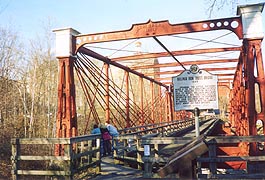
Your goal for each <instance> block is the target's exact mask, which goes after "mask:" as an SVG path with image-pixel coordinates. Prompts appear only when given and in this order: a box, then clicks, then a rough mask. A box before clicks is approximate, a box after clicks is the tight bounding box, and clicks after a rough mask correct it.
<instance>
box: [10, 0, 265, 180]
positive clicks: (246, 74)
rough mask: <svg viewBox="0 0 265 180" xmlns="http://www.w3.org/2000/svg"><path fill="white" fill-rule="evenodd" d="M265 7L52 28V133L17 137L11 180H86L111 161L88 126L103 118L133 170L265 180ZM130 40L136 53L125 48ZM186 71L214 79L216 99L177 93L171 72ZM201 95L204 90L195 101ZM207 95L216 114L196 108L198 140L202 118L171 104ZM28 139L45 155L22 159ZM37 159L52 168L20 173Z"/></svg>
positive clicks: (117, 152) (118, 154) (146, 174)
mask: <svg viewBox="0 0 265 180" xmlns="http://www.w3.org/2000/svg"><path fill="white" fill-rule="evenodd" d="M263 7H264V3H259V4H251V5H245V6H239V7H238V10H237V15H236V16H235V17H230V18H222V19H212V20H205V21H198V22H189V23H181V24H170V23H169V21H156V22H153V21H151V20H149V21H148V22H146V23H140V24H134V25H132V27H131V28H130V29H128V30H119V31H113V32H103V33H93V34H81V33H80V32H78V31H76V30H74V29H72V28H66V29H58V30H55V31H54V32H55V34H56V55H57V58H58V60H59V82H58V112H57V120H56V138H46V139H13V140H12V157H11V159H12V164H13V169H12V174H13V177H14V179H18V178H19V177H20V176H23V175H33V176H38V177H39V176H41V177H46V176H54V177H59V176H65V177H67V178H69V179H73V178H80V179H82V175H84V178H87V174H90V171H93V170H95V172H93V173H94V174H95V175H99V174H100V172H101V168H103V167H104V166H103V164H104V163H105V164H106V163H107V162H105V161H102V159H101V154H100V143H99V142H100V138H101V136H100V135H99V134H98V135H88V134H90V130H91V128H92V126H93V124H104V123H111V124H113V125H115V126H116V127H117V128H118V129H119V130H120V136H119V137H118V138H117V139H114V141H113V146H114V147H113V148H114V153H113V158H114V161H113V162H114V163H115V164H116V163H117V164H121V163H122V164H123V165H125V166H130V167H131V168H134V172H135V173H137V174H138V171H135V169H138V170H141V171H142V178H155V177H158V176H159V177H160V178H170V177H172V178H182V177H183V178H200V177H201V178H219V177H220V178H249V177H255V178H265V175H264V166H265V162H264V161H265V156H264V155H265V150H264V133H265V128H264V123H265V73H264V62H263V57H262V50H261V48H262V40H263V31H262V28H261V27H262V22H263V21H262V16H261V13H262V11H263ZM205 35H207V38H208V39H207V40H205V38H206V37H205ZM209 37H213V38H212V39H209ZM222 38H224V39H222ZM217 40H218V41H217ZM221 40H222V42H221ZM184 41H188V42H184ZM198 41H199V42H200V43H198ZM202 41H203V42H202ZM134 43H136V44H137V47H136V49H135V47H133V48H132V47H131V45H132V44H134ZM141 44H148V45H150V46H151V45H152V46H153V47H152V48H150V49H152V51H148V52H147V51H144V50H143V49H141V48H140V47H141V46H140V45H141ZM187 44H188V45H187ZM177 45H179V47H178V48H176V46H177ZM206 45H208V46H206ZM161 49H162V50H161ZM194 67H196V68H195V69H194ZM189 68H190V70H189V73H194V71H193V70H196V73H200V72H201V71H200V70H204V71H207V72H208V73H210V74H212V75H213V76H214V77H217V83H216V86H217V92H218V94H217V96H214V97H212V96H213V95H210V93H211V92H212V89H211V88H209V86H208V89H206V88H205V87H206V86H205V85H207V84H203V85H201V86H200V87H201V88H200V89H199V90H196V91H191V93H192V94H193V96H190V95H188V94H186V95H187V96H189V97H192V98H188V97H187V96H186V95H185V94H184V95H183V96H180V97H173V94H174V93H175V91H174V90H173V88H172V87H173V85H174V84H173V82H172V78H173V77H176V76H179V75H181V74H182V73H183V72H184V71H187V70H188V69H189ZM186 79H187V78H186ZM186 79H185V78H183V79H181V78H180V80H186ZM76 80H78V81H76ZM191 86H192V85H190V86H189V87H191ZM206 90H207V91H206ZM187 92H190V91H186V92H185V93H187ZM205 92H207V93H209V94H206V97H205V98H203V99H202V98H200V97H201V96H200V95H201V94H202V93H205ZM81 94H82V96H81ZM210 96H211V97H210ZM213 98H214V99H215V101H216V104H213V105H214V107H215V106H216V107H217V108H218V111H219V112H220V114H218V116H214V118H213V119H212V118H208V116H202V115H203V114H202V113H201V117H200V120H199V121H196V122H200V123H201V124H202V125H201V126H200V127H201V128H204V129H200V136H197V137H195V136H194V132H192V129H193V128H194V123H195V120H198V119H197V118H198V117H195V116H194V114H193V112H192V111H191V109H177V110H176V109H174V105H176V102H181V103H183V104H187V103H190V101H194V102H197V105H198V106H200V104H201V103H200V102H201V101H204V103H205V102H206V101H209V104H210V103H212V101H211V99H213ZM187 99H189V100H187ZM215 101H214V102H215ZM79 104H85V106H86V107H87V108H86V109H85V110H84V112H85V117H86V118H85V121H79V120H78V111H79V110H80V109H79ZM199 108H200V107H199ZM209 109H210V107H209V108H205V109H203V108H202V109H201V111H204V112H207V111H208V110H209ZM214 110H216V108H214ZM217 117H218V118H217ZM217 120H218V121H217ZM92 141H96V142H97V143H96V144H97V146H96V147H92V145H91V143H92ZM117 142H118V143H117ZM31 145H36V146H40V145H44V146H45V148H44V149H45V150H43V153H45V152H46V151H48V152H49V154H48V155H47V154H46V155H40V154H38V155H34V154H32V155H23V148H29V146H31ZM31 148H33V147H31ZM35 160H36V161H40V162H41V161H48V162H49V163H48V164H45V165H43V166H41V167H39V168H42V167H46V168H48V169H46V170H39V169H34V170H33V169H23V167H27V163H29V162H30V161H35ZM103 160H104V159H103ZM22 161H23V162H22ZM24 161H25V162H24ZM102 162H104V163H103V164H102ZM23 163H25V164H23ZM46 163H47V162H46ZM104 168H109V169H111V168H110V167H108V166H105V167H104ZM104 171H105V170H104ZM121 171H123V170H121ZM93 173H92V174H93ZM103 177H104V174H102V175H99V176H98V177H95V178H103ZM90 178H92V177H90Z"/></svg>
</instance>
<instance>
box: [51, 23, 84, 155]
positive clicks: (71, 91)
mask: <svg viewBox="0 0 265 180" xmlns="http://www.w3.org/2000/svg"><path fill="white" fill-rule="evenodd" d="M54 32H55V33H56V57H57V58H58V59H59V80H58V111H57V121H56V137H57V138H61V137H66V138H68V137H73V136H77V116H76V102H75V84H74V71H73V63H74V61H75V57H74V56H73V55H74V51H75V49H74V47H75V43H73V42H74V39H75V37H74V36H75V35H77V34H79V32H77V31H75V30H74V29H71V28H70V29H60V30H55V31H54ZM63 151H64V147H63V146H62V145H61V144H58V145H56V147H55V154H56V155H62V154H63Z"/></svg>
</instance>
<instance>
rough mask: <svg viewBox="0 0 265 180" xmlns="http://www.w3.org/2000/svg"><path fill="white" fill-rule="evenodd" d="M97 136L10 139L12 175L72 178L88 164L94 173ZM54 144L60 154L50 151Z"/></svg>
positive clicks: (97, 152) (98, 139)
mask: <svg viewBox="0 0 265 180" xmlns="http://www.w3.org/2000/svg"><path fill="white" fill-rule="evenodd" d="M100 138H101V136H100V135H89V136H79V137H73V138H22V139H12V140H11V144H12V156H11V161H12V177H13V179H19V177H20V176H35V178H37V176H64V178H65V179H74V177H75V176H80V175H81V174H83V173H81V172H82V171H83V170H87V169H88V168H91V167H93V169H94V171H95V172H91V173H98V172H99V171H100ZM92 141H94V142H96V143H95V144H96V146H95V147H92ZM57 144H61V145H62V147H63V148H64V151H63V155H62V156H55V155H54V147H55V146H56V145H57ZM40 146H41V147H40ZM45 147H47V148H46V151H45V150H44V149H45ZM29 168H30V169H29ZM84 176H86V175H85V174H84Z"/></svg>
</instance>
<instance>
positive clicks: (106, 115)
mask: <svg viewBox="0 0 265 180" xmlns="http://www.w3.org/2000/svg"><path fill="white" fill-rule="evenodd" d="M104 70H105V78H106V79H105V91H106V92H105V93H106V94H105V103H106V104H105V108H106V110H105V118H106V121H105V122H106V123H110V102H109V99H110V95H109V64H108V63H104Z"/></svg>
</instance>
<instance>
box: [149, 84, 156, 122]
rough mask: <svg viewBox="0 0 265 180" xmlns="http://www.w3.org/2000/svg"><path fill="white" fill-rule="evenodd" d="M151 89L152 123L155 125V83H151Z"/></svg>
mask: <svg viewBox="0 0 265 180" xmlns="http://www.w3.org/2000/svg"><path fill="white" fill-rule="evenodd" d="M150 88H151V119H152V123H155V105H154V103H155V102H154V98H155V89H154V83H153V82H150Z"/></svg>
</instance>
